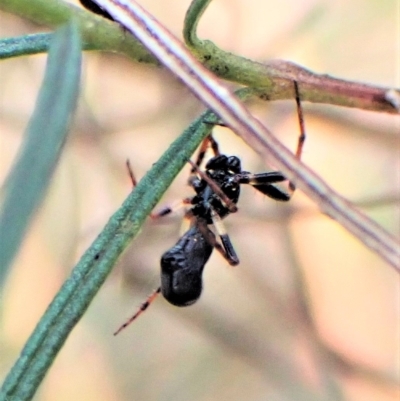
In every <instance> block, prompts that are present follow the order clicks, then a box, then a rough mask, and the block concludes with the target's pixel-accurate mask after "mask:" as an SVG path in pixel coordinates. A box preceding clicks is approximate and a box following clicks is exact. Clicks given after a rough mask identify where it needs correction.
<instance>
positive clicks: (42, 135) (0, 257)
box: [0, 23, 81, 285]
mask: <svg viewBox="0 0 400 401" xmlns="http://www.w3.org/2000/svg"><path fill="white" fill-rule="evenodd" d="M80 64H81V48H80V39H79V34H78V30H77V28H76V26H75V25H74V24H73V23H71V24H69V25H67V26H66V27H63V28H61V29H60V30H59V31H58V32H57V33H56V34H55V35H54V39H53V41H52V44H51V47H50V51H49V57H48V61H47V67H46V72H45V77H44V81H43V84H42V87H41V89H40V93H39V97H38V100H37V102H36V107H35V111H34V113H33V116H32V117H31V120H30V122H29V124H28V127H27V129H26V132H25V139H24V141H23V143H22V145H21V149H20V151H19V153H18V156H17V157H16V160H15V162H14V165H13V167H12V169H11V172H10V174H9V176H8V177H7V180H6V183H5V186H4V190H5V194H4V202H3V207H2V210H1V214H0V236H1V241H0V285H1V284H2V282H3V281H4V279H5V277H6V274H7V271H8V268H9V266H10V265H11V263H12V261H13V258H14V256H15V254H16V253H17V251H18V248H19V247H20V244H21V241H22V239H23V236H24V233H25V231H26V228H27V226H28V224H29V222H30V220H31V218H32V215H33V213H34V212H35V210H36V208H37V207H38V205H39V204H40V202H41V200H42V199H43V196H44V194H45V191H46V189H47V187H48V185H49V181H50V178H51V175H52V173H53V171H54V169H55V167H56V163H57V160H58V158H59V155H60V153H61V150H62V148H63V144H64V142H65V138H66V135H67V132H68V127H69V122H70V119H71V114H72V113H73V111H74V109H75V104H76V99H77V96H78V89H79V78H80Z"/></svg>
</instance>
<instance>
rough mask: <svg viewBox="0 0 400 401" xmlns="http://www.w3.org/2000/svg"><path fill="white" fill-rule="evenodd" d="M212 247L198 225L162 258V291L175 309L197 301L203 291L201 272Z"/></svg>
mask: <svg viewBox="0 0 400 401" xmlns="http://www.w3.org/2000/svg"><path fill="white" fill-rule="evenodd" d="M212 250H213V246H212V245H211V244H210V242H209V240H207V239H206V238H205V237H204V235H203V234H202V232H201V231H200V229H199V228H198V226H196V225H195V226H193V227H191V228H190V229H189V230H188V231H187V232H186V234H185V235H183V236H182V237H181V238H180V239H179V241H178V242H177V244H176V245H175V246H173V247H172V248H171V249H170V250H168V251H167V252H165V253H164V255H163V256H162V258H161V292H162V294H163V295H164V297H165V299H166V300H167V301H168V302H170V303H171V304H173V305H176V306H188V305H191V304H193V303H194V302H196V301H197V299H198V298H199V297H200V294H201V291H202V289H203V279H202V273H203V269H204V266H205V264H206V263H207V261H208V259H209V258H210V256H211V252H212Z"/></svg>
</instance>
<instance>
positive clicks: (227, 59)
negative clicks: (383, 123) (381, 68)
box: [183, 0, 400, 114]
mask: <svg viewBox="0 0 400 401" xmlns="http://www.w3.org/2000/svg"><path fill="white" fill-rule="evenodd" d="M210 2H211V0H193V1H192V3H191V4H190V7H189V9H188V11H187V13H186V16H185V22H184V27H183V38H184V40H185V43H186V45H187V46H188V47H189V49H190V51H191V53H192V54H193V55H194V56H195V57H196V58H197V59H198V60H199V61H200V62H201V63H202V64H203V65H204V66H205V67H206V68H207V69H209V70H210V71H212V72H214V73H215V74H216V75H218V76H219V77H221V78H223V79H226V80H228V81H234V82H238V83H240V84H242V85H246V86H250V87H254V88H258V89H259V90H260V91H261V90H262V91H261V93H260V95H259V97H260V98H261V99H263V100H279V99H290V98H293V96H294V95H293V81H297V83H298V85H299V88H300V92H301V100H302V101H310V102H316V103H329V104H336V105H340V106H346V107H357V108H361V109H365V110H375V111H385V112H389V113H393V114H398V113H399V110H398V108H397V107H396V105H394V104H393V102H392V101H390V99H391V98H396V97H400V90H399V89H391V88H379V87H376V86H372V85H365V84H361V83H356V82H351V81H345V80H342V79H337V78H333V77H330V76H328V75H326V74H322V75H321V74H316V73H314V72H312V71H310V70H308V69H306V68H303V67H301V66H299V65H297V64H295V63H292V62H288V61H284V60H272V61H269V62H266V63H259V62H256V61H253V60H250V59H247V58H245V57H241V56H238V55H236V54H233V53H229V52H226V51H224V50H222V49H220V48H218V47H217V46H216V45H215V44H214V43H213V42H211V41H209V40H201V39H199V38H198V36H197V33H196V31H197V26H198V24H199V21H200V18H201V17H202V15H203V14H204V12H205V10H206V9H207V7H208V5H209V4H210ZM388 94H389V98H388Z"/></svg>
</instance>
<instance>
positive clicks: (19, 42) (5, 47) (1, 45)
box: [0, 33, 99, 59]
mask: <svg viewBox="0 0 400 401" xmlns="http://www.w3.org/2000/svg"><path fill="white" fill-rule="evenodd" d="M52 38H53V33H34V34H31V35H23V36H17V37H12V38H4V39H0V59H7V58H11V57H18V56H27V55H29V54H38V53H44V52H47V51H48V50H49V47H50V44H51V40H52ZM98 48H99V47H98V46H97V45H95V44H93V43H90V42H87V41H86V42H85V41H83V43H82V50H96V49H98Z"/></svg>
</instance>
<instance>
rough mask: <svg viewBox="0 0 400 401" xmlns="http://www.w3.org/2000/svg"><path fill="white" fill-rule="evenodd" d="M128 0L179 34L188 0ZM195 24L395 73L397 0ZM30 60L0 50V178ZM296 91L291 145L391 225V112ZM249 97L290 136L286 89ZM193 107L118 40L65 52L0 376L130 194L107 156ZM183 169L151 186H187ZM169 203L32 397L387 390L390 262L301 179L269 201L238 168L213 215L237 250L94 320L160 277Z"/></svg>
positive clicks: (174, 234) (19, 27) (393, 79)
mask: <svg viewBox="0 0 400 401" xmlns="http://www.w3.org/2000/svg"><path fill="white" fill-rule="evenodd" d="M140 3H141V4H142V5H143V6H144V7H145V8H146V9H148V10H149V11H151V12H152V13H154V15H155V16H156V17H157V18H158V19H160V20H161V21H162V22H163V23H164V24H165V25H166V26H167V27H169V29H170V30H171V31H172V32H174V33H175V34H176V35H177V36H178V37H181V30H182V24H183V18H184V15H185V11H186V9H187V7H188V6H189V1H182V0H180V1H171V0H170V1H169V2H168V7H166V5H165V2H159V1H156V0H141V2H140ZM0 19H1V21H2V23H1V26H0V33H1V35H2V37H8V36H17V35H22V34H26V33H33V32H41V31H43V28H40V27H37V26H35V25H33V24H31V23H30V22H27V21H23V20H21V19H20V18H17V17H14V16H12V15H8V14H5V13H2V14H0ZM199 36H200V37H202V38H208V39H210V40H213V41H215V42H216V43H217V44H218V45H219V46H220V47H221V48H223V49H225V50H228V51H231V52H234V53H237V54H240V55H243V56H246V57H249V58H252V59H255V60H259V61H262V60H268V59H272V58H282V59H286V60H291V61H294V62H296V63H298V64H300V65H303V66H305V67H306V68H309V69H311V70H313V71H315V72H319V73H327V74H330V75H332V76H335V77H339V78H344V79H349V80H356V81H361V82H366V83H372V84H376V85H381V86H388V87H393V86H396V87H399V86H400V77H399V74H400V73H399V71H400V62H399V60H400V43H399V38H400V3H399V1H398V0H397V1H396V0H353V1H351V2H349V1H346V0H336V1H328V0H326V1H325V0H301V1H295V0H281V1H280V2H271V1H268V2H266V1H263V0H246V1H244V0H214V1H213V2H212V4H211V5H210V7H209V9H208V10H207V11H206V13H205V15H204V17H203V19H202V21H201V23H200V26H199ZM45 62H46V56H45V55H37V56H30V57H20V58H15V59H10V60H3V61H2V62H1V63H0V71H1V73H0V87H1V93H0V97H1V98H0V135H1V136H0V138H1V146H0V174H1V181H2V182H3V181H4V179H5V177H6V175H7V172H8V171H9V168H10V166H11V164H12V161H13V159H14V157H15V155H16V152H17V150H18V147H19V145H20V143H21V140H22V135H23V132H24V129H25V126H26V124H27V121H28V119H29V117H30V115H31V113H32V110H33V106H34V103H35V99H36V96H37V93H38V89H39V86H40V83H41V80H42V77H43V71H44V66H45ZM303 107H304V113H305V124H306V130H307V135H308V137H307V142H306V145H305V150H304V154H303V160H304V162H305V163H306V164H307V165H308V166H310V167H311V168H313V169H314V170H315V171H316V172H317V173H318V174H319V175H320V176H322V177H323V178H324V179H325V180H326V182H327V183H329V185H331V186H332V187H333V188H335V189H336V190H337V191H338V192H339V193H341V194H342V195H343V196H345V197H346V198H347V199H349V200H350V201H352V202H355V203H356V204H358V205H359V207H360V208H361V209H362V210H363V211H364V212H365V213H366V214H368V215H369V216H371V217H372V218H373V219H375V220H376V221H377V222H378V223H379V224H381V225H382V226H383V227H385V228H386V229H387V230H388V231H390V232H391V233H393V234H394V235H397V236H398V235H399V234H400V233H399V231H400V229H399V226H400V225H399V222H400V218H399V197H400V177H399V171H400V169H399V167H400V166H399V164H400V163H399V160H400V158H399V156H400V140H399V133H400V119H399V117H398V116H393V115H385V114H379V113H373V112H366V111H361V110H351V109H345V108H340V107H334V106H328V105H316V104H303ZM251 109H252V111H253V112H254V114H255V115H256V116H257V117H258V118H259V119H261V120H262V121H263V122H264V123H265V124H266V126H267V127H268V128H269V129H270V130H271V131H272V132H273V133H274V134H275V135H276V136H277V137H278V138H279V139H280V140H282V141H283V142H284V143H285V144H286V145H287V146H288V147H289V148H290V149H295V146H296V141H297V136H298V134H299V129H298V122H297V114H296V109H295V102H294V100H293V101H290V100H288V101H282V102H274V103H265V102H263V103H262V102H259V103H257V104H254V105H252V108H251ZM203 110H204V108H203V106H202V105H201V104H200V103H199V102H198V101H197V99H195V98H194V97H193V96H192V95H191V94H190V93H189V92H188V91H187V90H186V89H185V88H183V87H182V86H181V84H180V83H179V82H178V81H177V80H176V79H175V78H173V77H171V76H170V75H169V74H168V73H167V72H166V71H163V70H161V69H157V68H155V67H152V66H147V65H143V64H141V65H139V64H134V63H132V62H131V61H130V60H127V59H125V58H123V57H120V56H117V55H111V54H100V53H95V52H90V53H89V52H87V53H85V54H84V64H83V79H82V92H81V98H80V103H79V108H78V112H77V114H76V118H75V121H74V124H73V126H72V128H71V133H70V136H69V139H68V143H67V145H66V148H65V150H64V153H63V155H62V158H61V160H60V162H59V165H58V168H57V170H56V172H55V174H54V176H53V179H52V183H51V187H50V190H49V191H48V193H47V196H46V199H45V202H44V203H43V204H42V206H41V208H40V210H39V211H38V213H37V214H36V217H35V219H34V221H33V223H32V224H31V226H30V229H29V232H28V233H27V235H26V237H25V241H24V245H23V247H22V248H21V250H20V252H19V254H18V257H17V258H16V260H15V262H14V265H13V269H12V271H11V274H10V275H9V277H8V280H7V282H6V286H5V289H4V291H3V297H2V302H1V308H2V314H1V331H0V354H1V358H0V375H1V376H2V377H3V376H4V375H6V373H7V372H8V370H9V369H10V368H11V366H12V364H13V363H14V361H15V359H16V358H17V356H18V354H19V352H20V350H21V348H22V346H23V344H24V343H25V341H26V340H27V338H28V337H29V335H30V334H31V332H32V330H33V328H34V327H35V325H36V323H37V321H38V320H39V318H40V317H41V315H42V314H43V312H44V310H45V309H46V307H47V305H48V304H49V302H50V301H51V300H52V298H53V296H54V295H55V293H56V292H57V291H58V289H59V287H60V285H61V284H62V283H63V281H64V280H65V279H66V277H68V275H69V273H70V271H71V269H72V268H73V266H74V265H75V263H76V262H77V261H78V260H79V258H80V256H81V255H82V252H83V251H84V250H85V249H86V248H87V247H88V245H89V244H90V243H91V242H92V241H93V239H94V238H95V237H96V236H97V234H98V233H99V232H100V231H101V229H102V228H103V226H104V224H105V223H106V222H107V220H108V218H109V217H110V215H111V214H112V213H113V212H114V211H115V210H116V209H117V208H118V207H119V206H120V205H121V203H122V201H123V200H124V199H125V197H126V196H127V195H128V194H129V192H130V190H131V183H130V180H129V177H128V174H127V171H126V168H125V160H126V159H127V158H129V159H130V161H131V164H132V166H133V169H134V171H135V174H136V176H137V178H139V179H140V178H141V177H142V176H143V174H144V173H145V172H146V171H147V170H148V169H149V168H150V167H151V165H152V163H154V162H155V161H157V159H158V158H159V157H160V155H161V154H162V153H163V151H164V150H165V149H166V148H167V146H168V145H169V144H170V143H171V142H172V141H173V140H174V139H175V138H176V137H177V136H178V135H179V134H180V133H181V132H182V131H183V130H184V129H185V127H187V125H188V124H189V123H190V122H191V121H192V120H193V119H194V118H196V117H197V116H198V115H199V114H200V113H201V112H202V111H203ZM215 137H216V138H217V140H218V142H219V144H220V147H221V150H222V151H223V152H224V153H226V154H229V155H231V154H234V155H238V156H240V158H241V159H242V163H243V168H244V169H245V170H248V171H252V172H262V171H268V170H271V169H273V168H274V166H266V165H265V164H264V163H263V162H262V160H261V159H260V158H259V157H258V156H257V155H256V154H255V153H254V152H253V151H252V149H250V148H248V147H247V145H245V144H244V143H243V142H242V141H241V140H240V138H238V137H236V136H235V135H234V134H233V133H232V132H230V131H229V130H228V129H227V128H217V129H216V130H215ZM188 171H189V169H188V168H186V170H185V171H183V172H182V173H181V174H180V175H179V177H178V178H177V179H176V180H175V182H174V184H173V185H172V187H171V188H170V190H169V191H168V192H167V193H166V195H165V197H164V199H163V201H162V202H161V204H166V203H167V204H168V203H171V202H174V201H175V200H177V199H180V198H182V197H183V196H190V195H191V194H192V191H191V189H190V188H189V187H188V186H187V185H186V181H187V177H188ZM28 179H29V175H28V172H27V180H28ZM181 222H182V213H177V214H176V215H174V216H171V217H168V218H165V219H163V220H162V221H160V222H157V223H155V222H153V221H150V220H149V221H148V223H147V224H146V225H145V227H144V228H143V230H142V233H141V235H140V236H139V238H138V239H137V240H136V241H135V242H134V243H133V244H132V246H131V247H130V248H129V249H128V251H127V252H126V253H125V254H124V256H123V257H122V258H121V260H120V261H119V263H118V265H117V266H116V267H115V269H114V272H113V273H112V274H111V276H110V277H109V279H108V280H107V281H106V283H105V285H104V286H103V287H102V289H101V290H100V292H99V294H98V295H97V297H96V298H95V300H94V302H93V303H92V305H91V306H90V308H89V310H88V311H87V313H86V314H85V316H84V317H83V319H82V320H81V321H80V322H79V323H78V324H77V326H76V328H75V329H74V330H73V332H72V334H71V335H70V337H69V339H68V340H67V342H66V344H65V346H64V348H63V349H62V351H61V352H60V354H59V356H58V357H57V359H56V361H55V363H54V365H53V367H52V369H51V370H50V372H49V374H48V375H47V376H46V378H45V380H44V381H43V384H42V385H41V387H40V390H39V392H38V393H37V394H36V396H35V400H38V401H39V400H40V401H47V400H54V399H57V400H58V401H63V400H71V399H74V400H76V401H78V400H85V401H90V400H96V401H101V400H108V401H112V400H146V401H152V400H171V399H173V400H175V401H179V400H188V399H190V400H192V401H213V400H219V401H224V400H231V401H236V400H254V401H257V400H267V399H268V400H274V401H275V400H276V401H278V400H290V399H292V400H293V399H295V398H294V397H293V394H298V395H299V398H298V399H304V394H307V393H306V390H305V389H307V388H308V391H310V389H312V391H313V392H314V393H315V397H311V396H310V397H309V399H310V401H311V400H314V399H315V400H351V401H353V400H354V401H358V400H363V401H377V400H379V401H391V400H393V401H394V400H398V399H399V396H400V391H399V381H400V378H399V369H400V368H399V366H400V364H399V333H400V330H399V329H400V327H399V321H400V320H399V307H400V302H399V300H400V298H399V295H400V292H399V278H398V275H397V274H396V272H395V271H394V269H393V268H391V267H390V266H388V265H387V264H386V263H385V262H383V261H382V260H381V259H380V258H378V257H377V256H376V255H375V254H373V253H372V252H370V251H369V250H368V249H366V248H365V247H364V246H363V245H361V244H360V243H359V242H358V241H357V240H356V239H354V238H353V237H352V236H351V235H349V234H348V233H347V232H346V231H345V230H343V229H342V228H341V227H340V226H339V225H338V224H337V223H335V222H334V221H332V220H330V219H329V218H328V217H326V216H324V215H322V214H321V213H319V211H318V210H317V208H316V207H315V206H314V205H313V204H312V203H311V202H310V201H309V200H308V199H307V198H306V197H305V196H304V195H303V194H302V193H301V192H300V191H297V192H296V193H295V195H294V197H293V200H292V201H291V202H290V203H289V204H278V203H276V202H274V201H272V200H270V199H267V198H265V197H263V196H262V195H260V194H259V193H256V191H255V190H254V189H252V188H251V187H248V188H247V187H244V188H243V189H242V196H241V199H240V203H239V212H238V213H236V214H235V215H231V216H230V217H229V218H227V219H226V221H225V224H226V226H227V228H228V230H229V234H230V236H231V239H232V242H233V243H234V246H235V248H236V250H237V253H238V255H239V258H240V260H241V264H240V265H239V266H237V267H235V268H231V267H229V266H228V264H227V262H226V261H225V260H224V259H222V258H221V257H220V255H219V254H218V253H217V252H215V253H214V254H213V255H212V257H211V260H210V261H209V262H208V263H207V266H206V269H205V272H204V292H203V295H202V297H201V299H200V300H199V301H198V302H197V303H196V304H195V305H193V306H191V307H188V308H177V307H174V306H172V305H169V304H168V303H167V302H166V301H165V300H164V299H163V298H162V297H160V298H159V299H157V300H156V301H155V302H154V303H153V304H152V305H151V307H150V308H149V309H148V311H147V312H146V313H145V314H144V315H142V316H141V317H140V318H139V319H138V320H137V321H136V322H135V323H134V324H133V325H132V326H130V327H129V328H128V329H127V330H125V331H124V332H122V333H121V334H120V335H119V336H117V337H113V335H112V333H113V332H114V331H115V329H116V328H118V327H119V325H120V324H121V323H123V322H124V321H125V320H126V319H127V318H128V317H129V316H131V315H132V314H133V313H134V312H135V311H136V309H137V307H138V306H139V305H140V303H141V302H142V301H143V300H144V299H145V298H146V296H147V295H148V294H149V293H150V292H151V291H152V290H153V289H154V288H156V287H157V286H158V285H159V281H160V279H159V260H160V257H161V255H162V254H163V252H165V251H166V250H167V249H168V248H170V247H171V246H172V245H174V244H175V242H176V241H177V239H178V238H179V232H180V226H181ZM2 235H6V233H2ZM302 394H303V396H302ZM301 397H303V398H301ZM305 399H307V396H306V398H305Z"/></svg>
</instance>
